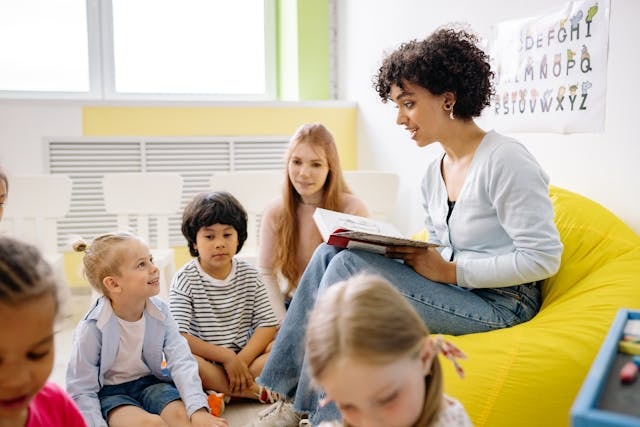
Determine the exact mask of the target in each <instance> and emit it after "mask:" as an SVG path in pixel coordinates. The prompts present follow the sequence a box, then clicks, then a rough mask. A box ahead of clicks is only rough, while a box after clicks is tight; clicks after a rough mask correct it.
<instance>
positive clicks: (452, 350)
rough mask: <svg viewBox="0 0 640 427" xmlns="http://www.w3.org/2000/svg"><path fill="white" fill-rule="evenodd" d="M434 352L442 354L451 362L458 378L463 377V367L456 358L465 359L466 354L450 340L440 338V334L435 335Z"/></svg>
mask: <svg viewBox="0 0 640 427" xmlns="http://www.w3.org/2000/svg"><path fill="white" fill-rule="evenodd" d="M434 343H435V348H436V352H438V353H440V354H442V355H443V356H444V357H446V358H447V359H449V360H450V361H451V363H453V367H454V368H455V369H456V373H457V374H458V376H459V377H460V378H464V369H462V366H460V364H459V363H458V359H466V358H467V355H466V354H464V353H463V352H462V350H460V349H459V348H458V347H456V346H455V345H454V344H453V343H451V342H450V341H447V340H445V339H444V338H442V335H437V336H436V337H435V339H434Z"/></svg>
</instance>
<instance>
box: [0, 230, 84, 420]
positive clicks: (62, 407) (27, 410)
mask: <svg viewBox="0 0 640 427" xmlns="http://www.w3.org/2000/svg"><path fill="white" fill-rule="evenodd" d="M58 291H59V284H58V283H57V282H56V279H55V276H54V274H53V272H52V269H51V266H50V265H49V264H48V263H47V262H46V261H45V260H44V258H43V257H42V254H41V253H40V251H38V250H37V249H36V248H35V247H33V246H31V245H29V244H27V243H23V242H20V241H18V240H15V239H12V238H9V237H0V319H2V327H0V426H2V427H8V426H10V427H84V426H85V422H84V420H83V419H82V415H81V414H80V411H79V410H78V408H77V407H76V405H75V404H74V403H73V401H72V400H71V398H69V396H67V394H66V393H65V392H64V390H63V389H62V388H60V387H59V386H58V385H56V384H55V383H53V382H50V381H47V378H48V377H49V375H50V374H51V370H52V369H53V360H54V355H55V345H54V344H55V343H54V328H55V323H56V317H57V315H58V311H59V307H60V297H59V293H58Z"/></svg>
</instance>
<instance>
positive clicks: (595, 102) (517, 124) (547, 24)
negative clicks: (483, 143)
mask: <svg viewBox="0 0 640 427" xmlns="http://www.w3.org/2000/svg"><path fill="white" fill-rule="evenodd" d="M609 14H610V0H576V1H571V2H570V3H569V4H567V5H566V6H564V7H562V8H560V9H557V10H555V11H551V12H550V13H547V14H544V15H540V16H536V17H530V18H525V19H519V20H512V21H505V22H502V23H500V24H498V25H496V26H495V27H494V28H493V34H492V37H491V39H490V41H489V49H488V53H489V55H490V58H491V67H492V70H493V72H494V73H495V90H496V93H495V97H494V99H493V102H492V105H491V107H490V110H491V111H489V114H487V116H486V117H487V118H488V119H489V120H491V121H492V122H494V124H495V126H496V127H499V128H500V130H501V131H520V132H557V133H574V132H602V131H604V117H605V100H606V84H607V58H608V43H609ZM486 113H487V112H486V111H485V114H486Z"/></svg>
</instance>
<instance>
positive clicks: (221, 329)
mask: <svg viewBox="0 0 640 427" xmlns="http://www.w3.org/2000/svg"><path fill="white" fill-rule="evenodd" d="M169 301H170V306H171V315H172V316H173V317H174V319H175V321H176V322H177V323H178V328H179V330H180V332H181V333H187V334H190V335H193V336H195V337H197V338H200V339H201V340H203V341H206V342H208V343H211V344H215V345H219V346H221V347H226V348H229V349H231V350H233V351H235V352H238V351H240V350H242V348H244V346H245V345H246V343H247V341H248V340H249V338H250V337H251V334H252V333H253V332H254V331H255V329H256V328H260V327H271V326H277V325H278V321H277V319H276V316H275V314H274V313H273V308H272V307H271V303H270V301H269V296H268V294H267V289H266V287H265V286H264V284H263V283H262V280H261V279H260V276H259V274H258V271H257V270H256V269H255V268H254V267H253V266H251V264H249V263H247V262H246V261H242V260H237V259H236V258H233V266H232V268H231V273H229V275H228V276H227V277H226V278H225V279H224V280H218V279H215V278H213V277H211V276H210V275H208V274H207V273H205V272H204V270H202V268H201V267H200V263H199V262H198V259H197V258H194V259H193V260H191V261H190V262H188V263H187V264H185V265H184V267H182V268H181V269H180V270H179V271H178V272H177V273H176V274H175V276H174V277H173V280H172V281H171V292H170V296H169Z"/></svg>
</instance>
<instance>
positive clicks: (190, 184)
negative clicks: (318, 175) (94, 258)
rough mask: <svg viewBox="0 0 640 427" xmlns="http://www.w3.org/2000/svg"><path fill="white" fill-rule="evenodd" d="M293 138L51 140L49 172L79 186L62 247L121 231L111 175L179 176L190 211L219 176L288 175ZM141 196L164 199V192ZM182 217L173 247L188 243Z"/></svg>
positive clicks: (172, 222) (174, 224)
mask: <svg viewBox="0 0 640 427" xmlns="http://www.w3.org/2000/svg"><path fill="white" fill-rule="evenodd" d="M288 139H289V136H248V137H243V136H234V137H184V138H181V137H171V138H160V137H151V138H90V137H82V138H49V139H48V140H47V141H46V149H47V156H46V158H47V160H48V168H49V172H50V173H52V174H66V175H68V176H69V177H70V178H71V179H72V181H73V188H72V194H71V208H70V210H69V213H68V214H67V216H66V217H65V218H64V219H63V220H60V221H58V246H61V247H62V246H66V245H67V243H68V240H69V237H70V236H72V235H80V236H82V237H83V238H85V239H92V238H93V237H95V236H96V235H98V234H101V233H104V232H108V231H113V230H115V229H116V227H117V224H116V218H115V216H114V215H110V214H107V213H106V212H105V208H104V200H103V196H102V178H103V175H104V174H105V173H109V172H177V173H179V174H180V175H182V178H183V180H184V187H183V194H182V202H181V207H180V209H181V210H182V208H184V206H185V205H186V203H187V202H189V201H190V200H191V198H192V197H193V196H194V195H195V194H197V193H199V192H201V191H207V190H209V188H210V187H209V181H210V179H211V176H212V174H213V173H215V172H235V171H251V170H274V169H275V170H282V168H283V167H284V163H283V161H284V152H285V150H286V147H287V144H288ZM140 197H162V188H158V189H157V192H155V193H154V194H140ZM180 225H181V212H179V213H176V215H173V216H172V217H170V219H169V228H170V244H171V245H172V246H183V245H185V244H186V242H185V240H184V238H183V237H182V234H181V232H180ZM154 226H155V224H150V240H151V241H150V242H149V243H150V244H152V245H155V241H154V239H155V227H154Z"/></svg>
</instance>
